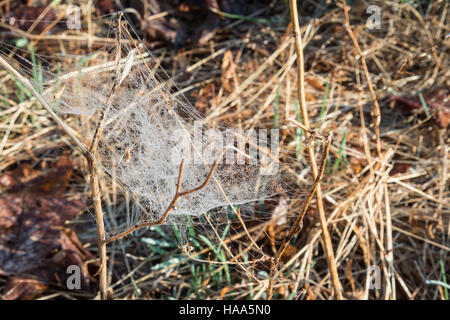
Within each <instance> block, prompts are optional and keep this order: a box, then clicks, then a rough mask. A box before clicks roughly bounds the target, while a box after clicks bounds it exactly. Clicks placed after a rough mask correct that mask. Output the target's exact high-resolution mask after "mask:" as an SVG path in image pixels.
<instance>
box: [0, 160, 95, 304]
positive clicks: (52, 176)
mask: <svg viewBox="0 0 450 320" xmlns="http://www.w3.org/2000/svg"><path fill="white" fill-rule="evenodd" d="M11 172H15V173H16V175H14V176H13V177H14V179H15V180H12V179H11V176H12V174H11ZM71 172H72V162H71V160H70V158H69V156H68V153H63V155H62V156H61V157H60V158H59V160H58V162H57V163H56V164H54V165H52V166H50V165H49V167H48V169H46V170H41V171H39V170H37V169H34V168H32V167H31V166H29V165H26V164H22V165H19V166H18V167H17V168H16V169H15V170H12V171H10V172H7V173H6V174H4V175H3V176H2V177H0V182H1V183H2V185H3V186H4V187H6V188H7V192H4V193H3V194H1V195H0V275H2V276H9V277H13V278H11V279H10V280H9V282H8V283H7V286H6V288H5V290H4V295H6V298H8V299H16V298H17V299H31V298H33V297H34V296H36V295H37V294H39V293H40V292H42V290H45V288H46V287H47V286H49V285H52V286H57V287H65V279H66V278H67V273H66V269H67V267H68V266H69V265H77V266H79V267H80V270H81V273H82V289H83V290H89V289H90V277H89V272H88V270H87V267H86V266H85V264H84V261H86V260H90V259H93V256H92V254H90V253H89V252H88V251H87V250H85V249H84V248H83V246H82V245H81V243H80V241H79V240H78V237H77V236H76V234H75V233H74V232H73V231H71V230H70V229H67V228H65V227H64V224H65V222H66V221H67V220H69V219H73V218H75V217H76V216H77V215H78V214H80V213H82V212H83V211H84V210H85V208H86V203H84V202H83V201H81V200H68V199H65V198H64V197H63V194H64V191H65V188H66V184H67V182H68V180H69V179H70V176H71Z"/></svg>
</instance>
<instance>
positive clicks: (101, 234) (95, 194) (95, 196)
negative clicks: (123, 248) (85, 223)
mask: <svg viewBox="0 0 450 320" xmlns="http://www.w3.org/2000/svg"><path fill="white" fill-rule="evenodd" d="M0 64H1V65H2V66H4V67H5V68H6V69H7V70H8V71H10V72H11V73H12V74H13V75H14V76H15V77H16V78H17V79H18V80H19V81H20V82H21V83H22V84H23V85H24V86H25V87H26V88H27V89H28V90H30V92H31V93H32V94H33V96H34V97H35V98H36V99H37V100H38V101H39V102H40V103H41V104H42V106H43V107H44V109H45V110H46V111H47V112H48V114H49V115H50V117H51V118H52V119H53V120H54V121H55V122H56V123H57V124H58V125H60V126H61V128H62V129H63V130H64V132H65V133H66V134H67V135H68V136H69V137H70V138H71V139H72V141H73V142H74V143H75V145H76V146H77V147H78V148H80V149H81V151H82V154H83V156H84V157H85V158H86V160H87V162H88V164H89V169H90V174H91V184H92V200H93V202H94V210H95V220H96V224H97V238H98V249H99V258H100V271H99V273H100V281H99V282H100V298H101V299H106V298H107V294H106V288H107V278H106V276H107V268H106V261H107V260H106V258H107V257H106V246H105V245H104V244H102V240H103V239H104V238H105V226H104V222H103V212H102V206H101V200H100V189H99V184H98V175H97V171H96V167H95V161H94V157H93V155H92V153H91V152H90V151H89V150H88V149H87V147H86V146H85V145H84V144H83V142H81V141H80V139H78V137H77V136H76V135H75V133H74V131H73V130H72V129H71V128H70V127H69V126H67V125H66V124H65V123H64V121H62V119H61V118H59V117H58V115H57V114H56V113H55V112H54V111H53V110H52V108H51V107H50V106H49V104H48V103H47V102H46V101H45V99H44V98H43V97H42V96H41V95H40V94H39V92H37V91H36V89H35V88H34V87H33V86H32V85H31V83H30V82H29V81H28V79H26V78H25V77H23V76H22V75H21V74H20V73H19V72H18V71H17V70H15V69H14V68H13V67H12V66H11V65H10V64H9V63H8V62H7V61H6V60H4V59H3V58H2V57H1V56H0Z"/></svg>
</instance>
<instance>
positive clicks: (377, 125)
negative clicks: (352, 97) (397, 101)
mask: <svg viewBox="0 0 450 320" xmlns="http://www.w3.org/2000/svg"><path fill="white" fill-rule="evenodd" d="M342 4H343V6H344V14H345V29H346V30H347V33H348V34H349V36H350V38H351V39H352V42H353V46H354V47H355V50H356V52H357V53H358V55H359V56H360V58H361V64H362V67H363V70H364V75H365V77H366V80H367V86H368V87H369V91H370V95H371V97H372V100H373V115H374V116H375V123H374V126H375V136H376V140H377V141H376V142H377V154H378V157H380V156H381V137H380V122H381V114H380V106H379V105H378V99H377V95H376V93H375V90H374V89H373V85H372V80H370V75H369V69H368V68H367V63H366V59H365V58H364V55H363V53H362V51H361V48H360V46H359V43H358V39H356V37H355V34H354V33H353V30H352V28H351V26H350V18H349V16H348V7H347V3H346V1H345V0H342Z"/></svg>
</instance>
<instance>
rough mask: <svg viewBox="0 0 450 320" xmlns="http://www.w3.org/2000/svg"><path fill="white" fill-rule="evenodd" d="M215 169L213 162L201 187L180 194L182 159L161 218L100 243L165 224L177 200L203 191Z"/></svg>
mask: <svg viewBox="0 0 450 320" xmlns="http://www.w3.org/2000/svg"><path fill="white" fill-rule="evenodd" d="M216 167H217V161H215V162H214V163H213V165H212V167H211V169H210V170H209V173H208V176H207V177H206V179H205V181H204V182H203V183H202V184H201V185H199V186H198V187H195V188H193V189H191V190H187V191H184V192H181V183H182V180H183V171H184V159H183V160H182V161H181V164H180V171H179V173H178V182H177V191H176V192H175V195H174V196H173V199H172V201H171V202H170V204H169V206H168V207H167V209H166V211H164V213H163V215H162V216H161V218H159V219H158V220H156V221H147V222H141V223H138V224H136V225H134V226H133V227H131V228H128V229H127V230H125V231H123V232H121V233H119V234H118V235H115V236H113V237H111V238H108V239H105V240H103V242H102V243H103V244H107V243H110V242H113V241H116V240H119V239H122V238H124V237H126V236H127V235H129V234H130V233H133V232H134V231H136V230H138V229H141V228H145V227H151V226H156V225H161V224H163V223H164V222H166V219H167V217H168V215H169V213H170V211H172V209H173V208H174V207H175V205H176V203H177V201H178V199H179V198H181V197H183V196H186V195H188V194H191V193H194V192H197V191H199V190H200V189H203V188H204V187H205V186H206V185H207V184H208V183H209V181H210V180H211V177H212V175H213V173H214V170H215V169H216Z"/></svg>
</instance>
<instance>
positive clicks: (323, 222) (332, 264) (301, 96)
mask: <svg viewBox="0 0 450 320" xmlns="http://www.w3.org/2000/svg"><path fill="white" fill-rule="evenodd" d="M289 4H290V11H291V20H292V24H293V25H294V39H295V50H296V52H297V74H298V81H297V94H298V100H299V105H300V112H301V115H302V120H303V124H304V126H305V127H306V128H308V129H309V128H310V125H309V117H308V110H307V107H306V99H305V78H304V74H305V72H304V69H303V68H304V57H303V49H302V38H301V33H300V19H299V16H298V9H297V1H296V0H289ZM305 136H306V138H308V137H309V136H310V134H309V132H308V131H306V132H305ZM306 148H307V151H308V156H309V160H310V162H311V169H312V172H313V175H314V179H316V178H317V176H318V174H319V171H318V168H317V163H316V158H315V155H314V149H313V148H312V146H310V145H309V144H307V145H306ZM316 198H317V209H318V211H319V219H320V228H321V231H322V236H323V246H324V251H325V256H326V258H327V264H328V268H329V270H330V275H331V280H332V284H333V287H334V294H335V296H336V299H339V300H341V299H342V292H341V291H342V288H341V284H340V281H339V275H338V273H337V267H336V261H335V259H334V252H333V246H332V243H331V238H330V234H329V232H328V228H327V219H326V216H325V208H324V205H323V201H322V189H321V187H320V184H317V186H316Z"/></svg>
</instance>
